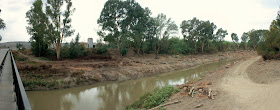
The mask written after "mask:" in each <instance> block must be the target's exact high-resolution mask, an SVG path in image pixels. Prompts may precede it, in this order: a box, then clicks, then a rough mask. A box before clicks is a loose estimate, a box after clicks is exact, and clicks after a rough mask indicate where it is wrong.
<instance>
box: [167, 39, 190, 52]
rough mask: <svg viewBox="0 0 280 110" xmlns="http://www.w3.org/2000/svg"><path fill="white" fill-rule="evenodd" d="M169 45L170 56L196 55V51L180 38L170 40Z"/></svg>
mask: <svg viewBox="0 0 280 110" xmlns="http://www.w3.org/2000/svg"><path fill="white" fill-rule="evenodd" d="M169 44H170V45H169V49H168V53H169V54H187V53H194V50H193V49H192V48H191V47H190V46H189V45H188V44H187V43H185V41H184V40H180V39H179V38H171V39H169Z"/></svg>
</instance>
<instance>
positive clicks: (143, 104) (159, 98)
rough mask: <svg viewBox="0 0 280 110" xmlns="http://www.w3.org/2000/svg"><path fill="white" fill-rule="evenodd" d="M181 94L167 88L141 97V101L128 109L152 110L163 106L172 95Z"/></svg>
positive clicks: (169, 87) (170, 87)
mask: <svg viewBox="0 0 280 110" xmlns="http://www.w3.org/2000/svg"><path fill="white" fill-rule="evenodd" d="M177 92H179V90H178V89H176V88H174V87H172V86H165V87H163V88H161V89H156V90H154V92H153V93H152V94H151V93H148V94H145V95H144V96H142V97H140V99H139V100H137V101H136V102H134V103H133V104H132V105H129V106H127V107H126V109H127V110H131V109H143V108H144V109H150V108H153V107H156V106H158V105H160V104H162V103H163V102H164V101H165V100H167V99H168V98H169V97H170V96H171V95H172V94H174V93H177Z"/></svg>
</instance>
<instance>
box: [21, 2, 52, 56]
mask: <svg viewBox="0 0 280 110" xmlns="http://www.w3.org/2000/svg"><path fill="white" fill-rule="evenodd" d="M42 7H43V2H42V1H41V0H36V1H35V2H34V3H33V4H32V7H31V9H30V10H29V11H27V12H26V18H27V23H28V26H27V32H28V34H29V35H31V38H30V41H31V51H32V53H33V54H34V55H35V56H36V57H41V56H45V55H46V53H47V50H48V45H49V43H48V41H47V39H48V26H47V25H48V24H47V23H46V20H48V18H47V16H46V14H45V13H44V12H43V10H42Z"/></svg>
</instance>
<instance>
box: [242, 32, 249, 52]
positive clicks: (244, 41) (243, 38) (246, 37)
mask: <svg viewBox="0 0 280 110" xmlns="http://www.w3.org/2000/svg"><path fill="white" fill-rule="evenodd" d="M241 40H242V41H241V42H243V43H244V45H245V49H247V43H248V40H249V34H248V33H247V32H244V33H243V34H242V36H241Z"/></svg>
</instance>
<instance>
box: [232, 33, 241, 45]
mask: <svg viewBox="0 0 280 110" xmlns="http://www.w3.org/2000/svg"><path fill="white" fill-rule="evenodd" d="M231 39H232V42H233V43H234V44H235V45H237V48H239V44H238V41H239V39H238V36H237V34H236V33H231Z"/></svg>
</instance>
